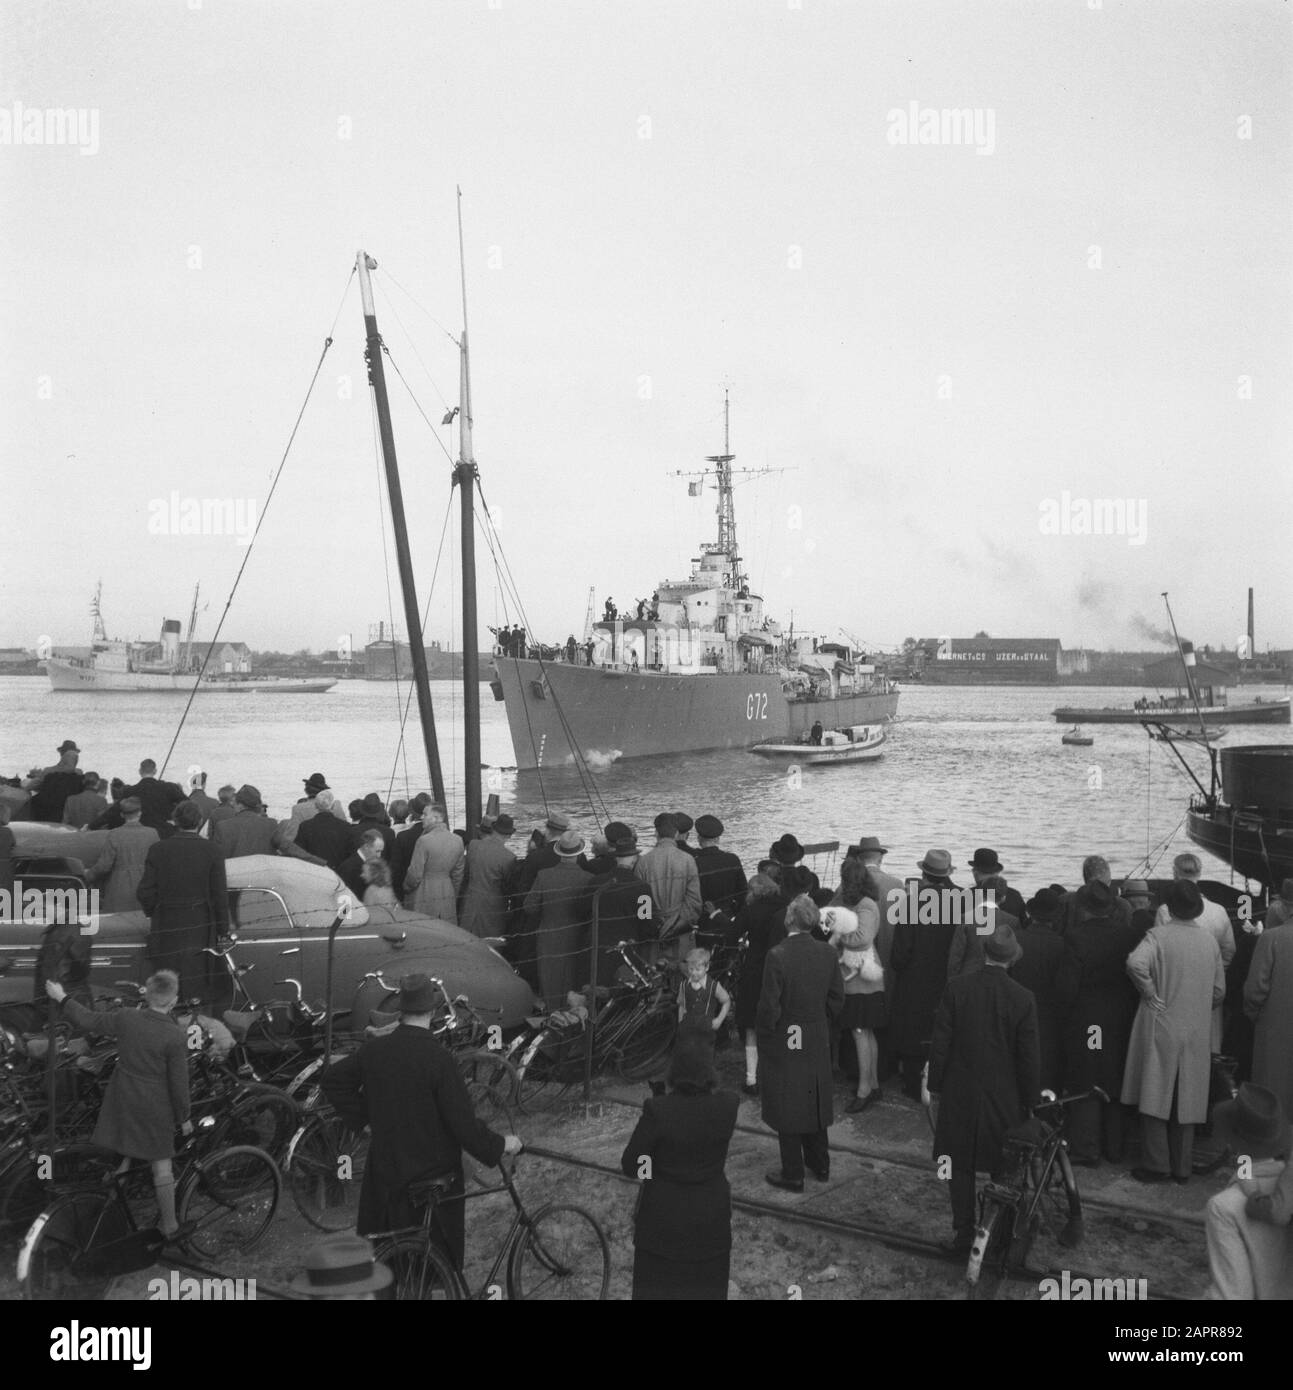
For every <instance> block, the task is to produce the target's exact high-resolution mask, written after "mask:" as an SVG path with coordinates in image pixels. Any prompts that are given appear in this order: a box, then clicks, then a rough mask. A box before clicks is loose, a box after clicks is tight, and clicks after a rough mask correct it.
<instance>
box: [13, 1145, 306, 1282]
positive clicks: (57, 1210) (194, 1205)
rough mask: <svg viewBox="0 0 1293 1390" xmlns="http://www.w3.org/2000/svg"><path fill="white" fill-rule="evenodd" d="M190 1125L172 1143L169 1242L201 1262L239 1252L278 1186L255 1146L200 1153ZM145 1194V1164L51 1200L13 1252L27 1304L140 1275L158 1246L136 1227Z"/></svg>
mask: <svg viewBox="0 0 1293 1390" xmlns="http://www.w3.org/2000/svg"><path fill="white" fill-rule="evenodd" d="M200 1150H201V1141H200V1139H199V1137H198V1133H197V1129H195V1131H194V1133H193V1134H192V1135H190V1136H188V1138H187V1139H186V1140H185V1142H184V1143H183V1144H182V1145H181V1149H180V1153H179V1154H177V1156H176V1160H177V1165H182V1167H181V1171H180V1174H179V1177H178V1182H177V1185H176V1215H177V1217H178V1219H179V1222H180V1229H179V1232H178V1234H177V1235H176V1237H174V1238H173V1240H174V1243H175V1244H176V1245H178V1246H179V1247H180V1248H181V1249H183V1250H185V1251H187V1252H190V1253H191V1254H193V1255H196V1256H197V1257H199V1258H200V1259H204V1260H207V1261H218V1260H221V1259H227V1258H228V1257H229V1256H231V1255H241V1254H245V1253H246V1252H247V1251H248V1250H251V1249H252V1248H253V1247H254V1246H255V1245H257V1244H258V1243H259V1242H260V1240H261V1239H262V1238H263V1237H264V1235H265V1232H266V1231H267V1230H268V1229H269V1226H270V1223H271V1222H272V1221H273V1219H274V1215H275V1213H276V1212H277V1210H278V1202H279V1197H280V1195H281V1191H282V1180H281V1178H280V1177H279V1172H278V1168H277V1166H276V1165H275V1163H274V1160H273V1159H272V1158H270V1156H269V1155H268V1154H267V1153H266V1152H265V1151H264V1150H263V1149H257V1148H254V1147H252V1146H250V1145H245V1144H239V1145H234V1146H233V1147H230V1148H224V1149H218V1150H216V1151H215V1152H214V1153H202V1152H201V1151H200ZM151 1195H152V1178H151V1175H150V1173H149V1171H148V1166H147V1165H146V1164H144V1165H141V1164H139V1163H134V1164H132V1165H131V1166H130V1167H129V1168H126V1169H124V1170H123V1169H121V1168H113V1169H112V1170H111V1171H110V1172H108V1173H107V1174H106V1175H104V1176H103V1177H102V1178H101V1180H100V1182H99V1183H98V1184H97V1185H95V1186H91V1185H89V1183H88V1182H86V1183H85V1184H84V1185H81V1186H78V1187H76V1188H75V1189H73V1190H71V1191H67V1192H64V1193H63V1194H62V1195H61V1196H59V1197H57V1198H55V1200H54V1201H53V1202H52V1203H50V1205H49V1206H47V1207H46V1208H45V1210H44V1211H43V1212H41V1214H40V1215H39V1216H38V1217H37V1218H36V1220H35V1221H34V1222H33V1223H32V1225H31V1227H30V1229H29V1230H28V1232H27V1234H26V1236H25V1237H24V1238H23V1242H22V1247H21V1249H20V1250H19V1252H18V1271H17V1272H18V1282H19V1284H20V1286H21V1288H22V1294H23V1297H24V1298H26V1299H29V1300H55V1299H84V1298H102V1297H103V1294H104V1292H105V1291H106V1290H107V1287H108V1285H109V1284H110V1283H111V1281H112V1280H113V1279H114V1278H116V1277H117V1276H119V1275H121V1274H128V1273H131V1272H133V1271H135V1270H139V1269H146V1268H147V1267H148V1266H149V1265H151V1264H153V1263H155V1262H156V1260H157V1257H158V1255H159V1254H160V1253H161V1252H162V1250H163V1248H164V1247H165V1245H166V1243H167V1242H166V1239H165V1237H163V1236H162V1234H161V1232H160V1231H158V1230H156V1229H154V1228H150V1227H146V1226H143V1225H141V1223H140V1221H139V1217H138V1212H139V1210H140V1208H141V1207H142V1206H144V1205H145V1204H146V1203H147V1201H148V1199H149V1198H150V1197H151Z"/></svg>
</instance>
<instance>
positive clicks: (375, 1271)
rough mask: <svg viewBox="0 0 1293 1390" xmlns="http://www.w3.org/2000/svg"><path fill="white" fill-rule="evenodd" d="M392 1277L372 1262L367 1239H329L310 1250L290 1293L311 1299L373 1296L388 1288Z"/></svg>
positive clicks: (381, 1265)
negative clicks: (354, 1295) (359, 1294)
mask: <svg viewBox="0 0 1293 1390" xmlns="http://www.w3.org/2000/svg"><path fill="white" fill-rule="evenodd" d="M394 1278H395V1276H394V1275H393V1274H392V1273H391V1271H390V1270H389V1269H388V1268H387V1266H386V1265H384V1264H382V1263H381V1262H380V1261H378V1260H374V1259H373V1243H372V1241H371V1240H369V1239H368V1237H367V1236H357V1235H349V1234H345V1233H343V1234H340V1235H335V1236H328V1237H327V1238H326V1239H325V1240H321V1241H319V1242H318V1244H317V1245H313V1246H311V1247H310V1249H309V1251H308V1252H307V1254H306V1256H305V1267H304V1268H303V1269H302V1271H301V1272H300V1274H298V1275H297V1276H296V1277H295V1278H294V1279H293V1280H292V1282H291V1285H290V1287H291V1289H292V1292H293V1293H303V1294H308V1295H310V1296H312V1297H314V1298H336V1297H338V1296H340V1295H342V1294H356V1293H376V1292H377V1291H378V1290H379V1289H385V1288H389V1286H390V1285H391V1283H392V1282H393V1281H394Z"/></svg>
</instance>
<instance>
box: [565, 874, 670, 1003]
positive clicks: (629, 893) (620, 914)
mask: <svg viewBox="0 0 1293 1390" xmlns="http://www.w3.org/2000/svg"><path fill="white" fill-rule="evenodd" d="M589 886H590V888H591V889H592V892H593V893H600V896H599V897H597V943H598V961H597V983H598V984H599V985H610V984H614V982H615V976H616V973H617V972H618V971H619V969H620V967H621V966H622V965H623V964H624V959H623V957H622V956H621V955H620V954H619V953H618V952H617V951H614V950H612V949H611V948H612V947H614V946H617V945H618V944H619V943H620V942H621V941H631V942H644V941H654V940H656V938H657V937H658V936H659V935H660V921H661V918H660V907H659V904H658V903H657V902H656V900H655V896H654V895H653V894H652V892H651V885H650V884H649V883H644V882H643V881H642V880H641V879H640V878H639V877H638V876H637V874H636V872H635V871H634V870H633V869H632V868H624V867H621V866H620V865H616V867H615V869H614V870H613V871H612V872H611V873H609V874H607V875H606V876H605V877H603V878H594V879H590V881H589ZM592 901H593V900H592V897H590V898H589V908H588V917H589V922H590V924H591V921H592ZM590 930H591V927H590ZM581 983H582V982H581Z"/></svg>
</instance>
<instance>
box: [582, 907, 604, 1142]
mask: <svg viewBox="0 0 1293 1390" xmlns="http://www.w3.org/2000/svg"><path fill="white" fill-rule="evenodd" d="M605 891H606V885H605V884H603V885H602V887H600V888H598V889H597V891H596V892H595V893H594V894H593V920H592V924H591V928H590V932H589V938H588V956H589V984H588V1027H587V1028H586V1029H585V1030H584V1117H585V1118H587V1116H588V1110H589V1107H590V1106H591V1105H592V1102H593V1052H594V1048H595V1045H596V1039H595V1034H596V1032H597V962H598V960H599V954H598V951H599V937H600V927H601V920H600V919H601V906H602V894H603V893H604V892H605Z"/></svg>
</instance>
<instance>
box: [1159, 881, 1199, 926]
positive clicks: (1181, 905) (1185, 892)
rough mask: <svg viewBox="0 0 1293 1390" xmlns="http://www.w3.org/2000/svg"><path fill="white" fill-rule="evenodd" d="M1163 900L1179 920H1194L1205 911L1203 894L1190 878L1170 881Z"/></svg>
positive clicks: (1169, 910)
mask: <svg viewBox="0 0 1293 1390" xmlns="http://www.w3.org/2000/svg"><path fill="white" fill-rule="evenodd" d="M1163 901H1164V902H1165V903H1166V904H1167V910H1168V912H1170V913H1171V914H1172V916H1173V917H1175V918H1176V920H1177V921H1178V922H1193V921H1194V919H1195V918H1196V917H1198V916H1200V914H1201V913H1202V912H1203V894H1202V893H1200V892H1199V890H1198V888H1196V887H1195V885H1194V884H1193V883H1191V882H1190V880H1189V879H1188V878H1178V879H1174V880H1173V881H1172V882H1171V883H1169V884H1168V885H1167V889H1166V891H1165V892H1164V894H1163Z"/></svg>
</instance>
